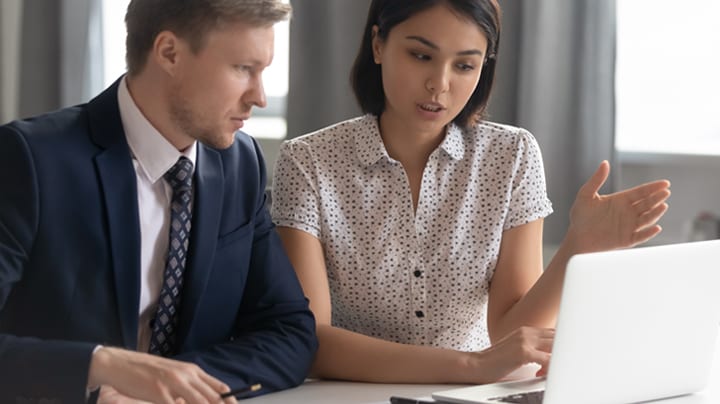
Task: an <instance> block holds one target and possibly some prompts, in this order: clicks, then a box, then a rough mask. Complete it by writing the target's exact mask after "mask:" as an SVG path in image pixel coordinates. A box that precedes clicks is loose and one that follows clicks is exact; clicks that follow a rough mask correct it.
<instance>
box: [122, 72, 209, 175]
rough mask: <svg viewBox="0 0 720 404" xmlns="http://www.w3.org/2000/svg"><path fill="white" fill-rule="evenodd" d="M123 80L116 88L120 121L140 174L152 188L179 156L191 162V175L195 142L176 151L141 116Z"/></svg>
mask: <svg viewBox="0 0 720 404" xmlns="http://www.w3.org/2000/svg"><path fill="white" fill-rule="evenodd" d="M125 78H126V77H123V78H122V80H121V81H120V85H119V86H118V105H119V108H120V119H121V120H122V124H123V129H124V130H125V137H126V138H127V142H128V145H129V146H130V151H131V152H132V154H133V157H135V159H136V160H137V162H138V166H139V167H140V170H141V171H142V172H143V173H144V174H145V176H147V178H148V179H149V180H150V182H151V183H153V184H154V183H155V182H157V180H159V179H160V178H162V176H163V175H164V174H165V173H166V172H167V171H168V170H169V169H170V168H171V167H172V166H173V165H175V163H176V162H177V160H178V159H179V158H180V156H185V157H187V158H188V159H190V161H192V163H193V172H194V170H195V162H196V160H197V142H193V144H192V145H191V146H190V147H188V148H187V149H186V150H185V151H184V152H180V151H178V150H177V149H176V148H175V146H173V145H172V144H171V143H170V142H168V141H167V139H165V137H163V135H161V134H160V132H158V130H157V129H155V127H154V126H152V124H151V123H150V121H148V120H147V118H145V116H144V115H143V114H142V112H141V111H140V109H139V108H138V106H137V104H135V101H133V99H132V96H131V95H130V92H129V91H128V89H127V81H126V80H125Z"/></svg>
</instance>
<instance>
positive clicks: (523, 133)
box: [468, 120, 532, 138]
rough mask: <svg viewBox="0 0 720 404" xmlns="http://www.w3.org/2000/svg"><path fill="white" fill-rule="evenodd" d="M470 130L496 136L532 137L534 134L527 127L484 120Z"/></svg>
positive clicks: (478, 133)
mask: <svg viewBox="0 0 720 404" xmlns="http://www.w3.org/2000/svg"><path fill="white" fill-rule="evenodd" d="M468 131H469V132H472V133H473V134H476V135H485V136H495V137H510V138H518V137H527V136H529V137H532V134H531V133H530V132H529V131H528V130H527V129H525V128H521V127H518V126H513V125H507V124H502V123H498V122H491V121H484V120H483V121H479V122H478V123H476V124H475V125H473V126H471V127H470V128H469V129H468Z"/></svg>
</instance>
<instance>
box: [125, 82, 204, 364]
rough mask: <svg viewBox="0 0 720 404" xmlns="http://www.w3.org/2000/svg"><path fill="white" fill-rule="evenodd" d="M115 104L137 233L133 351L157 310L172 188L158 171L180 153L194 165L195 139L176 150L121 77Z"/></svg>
mask: <svg viewBox="0 0 720 404" xmlns="http://www.w3.org/2000/svg"><path fill="white" fill-rule="evenodd" d="M118 103H119V106H120V118H121V119H122V125H123V128H124V129H125V136H126V138H127V142H128V144H129V145H130V150H131V152H132V158H133V165H134V166H135V175H136V177H137V193H138V211H139V213H140V217H139V220H140V237H141V253H140V306H139V308H140V310H139V313H138V316H139V322H138V351H141V352H147V351H148V348H149V346H150V335H151V333H152V330H151V329H150V320H151V319H152V318H153V317H154V316H155V311H156V309H157V299H158V296H159V295H160V288H161V286H162V281H163V272H164V270H165V261H166V258H167V253H168V242H169V237H170V236H169V223H170V201H171V199H172V188H171V187H170V184H168V183H167V181H165V180H164V179H163V175H164V174H165V172H167V171H168V170H169V169H170V168H171V167H172V166H173V165H175V163H176V162H177V160H178V158H180V156H185V157H187V158H188V159H190V161H192V163H193V170H194V168H195V162H196V156H197V155H196V153H197V142H195V143H193V144H192V146H190V147H188V148H187V149H186V150H185V151H183V152H182V153H181V152H179V151H178V150H177V149H176V148H175V146H173V145H172V144H171V143H170V142H168V141H167V140H166V139H165V138H164V137H163V136H162V135H161V134H160V132H158V131H157V129H155V128H154V127H153V126H152V124H151V123H150V122H149V121H148V120H147V119H146V118H145V116H144V115H143V114H142V112H141V111H140V109H139V108H138V107H137V105H136V104H135V102H134V101H133V99H132V96H131V95H130V92H129V91H128V89H127V83H126V80H125V78H124V77H123V79H122V81H121V82H120V86H119V87H118ZM193 195H194V189H193Z"/></svg>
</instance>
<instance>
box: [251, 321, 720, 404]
mask: <svg viewBox="0 0 720 404" xmlns="http://www.w3.org/2000/svg"><path fill="white" fill-rule="evenodd" d="M708 383H709V384H708V386H707V388H706V389H705V390H703V391H701V392H699V393H696V394H690V395H686V396H681V397H674V398H670V399H665V400H658V401H654V403H655V402H656V403H658V404H718V403H720V335H718V342H717V344H716V346H715V357H714V359H713V369H712V373H711V375H710V379H709V382H708ZM456 387H462V386H461V385H447V384H445V385H437V384H378V383H356V382H341V381H329V380H308V381H306V382H305V383H303V384H302V385H301V386H299V387H296V388H294V389H290V390H285V391H280V392H277V393H272V394H268V395H265V396H260V397H256V398H253V399H250V400H245V401H244V402H247V403H250V404H286V403H297V404H304V403H308V404H309V403H317V404H331V403H332V404H360V403H365V404H368V403H373V404H379V403H389V398H390V396H402V397H415V398H421V397H422V398H429V397H430V394H432V393H433V392H436V391H440V390H447V389H452V388H456Z"/></svg>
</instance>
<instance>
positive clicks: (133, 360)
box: [88, 347, 237, 404]
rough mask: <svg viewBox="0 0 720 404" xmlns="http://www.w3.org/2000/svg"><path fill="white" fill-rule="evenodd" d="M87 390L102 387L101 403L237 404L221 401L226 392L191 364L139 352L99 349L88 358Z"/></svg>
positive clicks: (212, 378) (233, 401)
mask: <svg viewBox="0 0 720 404" xmlns="http://www.w3.org/2000/svg"><path fill="white" fill-rule="evenodd" d="M88 386H102V388H101V390H100V399H101V400H105V401H99V402H105V403H142V402H143V401H149V402H152V403H162V404H176V403H187V404H196V403H197V404H209V403H213V404H215V403H225V404H231V403H237V400H235V398H234V397H228V398H226V399H221V398H220V394H222V393H225V392H229V391H230V388H229V387H228V386H227V385H226V384H225V383H223V382H221V381H220V380H218V379H216V378H214V377H212V376H210V375H208V374H207V373H205V372H204V371H203V370H202V369H200V367H198V366H197V365H195V364H192V363H186V362H180V361H176V360H172V359H167V358H163V357H159V356H155V355H150V354H146V353H141V352H134V351H128V350H124V349H119V348H107V347H102V348H100V349H98V350H97V351H96V352H95V353H94V354H93V357H92V361H91V363H90V374H89V376H88Z"/></svg>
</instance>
